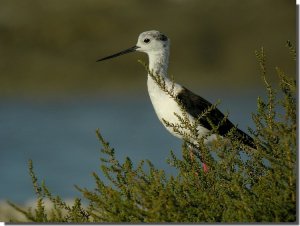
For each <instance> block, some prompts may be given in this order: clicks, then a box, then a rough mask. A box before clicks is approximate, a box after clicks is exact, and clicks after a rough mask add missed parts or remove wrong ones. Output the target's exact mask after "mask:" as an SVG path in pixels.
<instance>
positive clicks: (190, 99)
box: [177, 87, 256, 148]
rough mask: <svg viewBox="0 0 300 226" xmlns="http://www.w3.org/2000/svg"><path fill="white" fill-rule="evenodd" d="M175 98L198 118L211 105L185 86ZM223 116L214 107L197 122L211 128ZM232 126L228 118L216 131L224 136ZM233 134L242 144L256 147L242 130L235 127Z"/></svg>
mask: <svg viewBox="0 0 300 226" xmlns="http://www.w3.org/2000/svg"><path fill="white" fill-rule="evenodd" d="M177 98H178V100H180V101H181V103H182V104H183V106H184V108H185V110H186V111H187V113H189V114H190V115H191V116H193V117H194V118H198V117H199V116H200V115H201V114H202V113H203V112H204V111H205V110H207V109H209V108H211V106H212V104H211V103H210V102H208V101H207V100H205V99H203V98H202V97H200V96H198V95H196V94H194V93H193V92H191V91H190V90H188V89H186V88H185V87H183V89H182V91H181V92H179V93H178V95H177ZM224 117H225V116H224V114H223V113H222V112H221V111H220V110H218V109H217V108H214V109H212V110H211V111H210V112H209V113H208V114H206V115H205V116H203V117H200V119H199V123H200V124H201V125H202V126H203V127H205V128H206V129H208V130H212V129H213V127H212V125H211V124H213V126H215V127H217V126H218V125H219V123H220V122H221V121H222V120H223V119H224ZM234 127H235V126H234V125H233V124H232V122H230V121H229V119H225V121H224V122H223V123H222V124H221V125H219V127H218V128H217V133H218V134H219V135H221V136H226V134H227V133H228V132H229V131H230V130H231V129H232V128H234ZM234 136H235V137H236V138H237V139H239V140H240V141H241V142H242V143H243V144H245V145H247V146H249V147H252V148H256V146H255V144H254V140H253V139H252V137H250V136H249V135H248V134H246V133H245V132H243V131H242V130H240V129H238V128H236V130H235V133H234Z"/></svg>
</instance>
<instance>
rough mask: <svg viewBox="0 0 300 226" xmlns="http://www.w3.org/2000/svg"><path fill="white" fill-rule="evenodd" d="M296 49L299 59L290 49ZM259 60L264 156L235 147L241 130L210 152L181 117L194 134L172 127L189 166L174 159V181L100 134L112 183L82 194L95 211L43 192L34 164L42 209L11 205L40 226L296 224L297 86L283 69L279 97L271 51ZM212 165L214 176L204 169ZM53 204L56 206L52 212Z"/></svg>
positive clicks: (259, 142) (258, 138)
mask: <svg viewBox="0 0 300 226" xmlns="http://www.w3.org/2000/svg"><path fill="white" fill-rule="evenodd" d="M288 47H289V49H290V50H291V53H295V50H294V49H293V46H292V45H291V44H290V43H288ZM256 56H257V59H258V62H259V65H260V68H261V73H262V79H263V81H264V84H265V86H266V91H267V99H266V100H263V98H260V97H259V98H258V100H257V112H256V113H255V114H253V120H254V122H255V125H256V129H255V130H250V132H251V134H252V136H253V138H254V140H255V144H256V146H257V149H249V148H247V147H245V146H243V145H242V144H241V143H240V141H239V140H237V139H235V137H234V129H233V130H232V131H230V132H229V133H228V136H227V137H228V138H229V139H218V140H217V141H216V142H215V143H214V144H212V145H210V146H207V145H205V144H204V142H203V141H204V140H203V139H204V138H198V137H197V135H196V129H195V128H196V127H197V123H198V121H196V122H190V121H189V120H188V117H187V116H186V113H184V114H183V115H182V116H180V115H178V116H177V117H178V118H179V119H180V121H181V127H180V128H184V129H185V130H184V131H190V133H189V134H188V133H186V132H184V131H182V130H180V129H179V125H173V124H170V123H169V124H168V122H167V121H165V123H166V124H167V125H168V126H170V127H172V128H173V129H174V131H177V132H178V133H181V135H183V136H184V141H185V142H184V143H183V146H182V158H178V157H177V156H176V155H175V154H174V153H173V152H171V155H170V158H169V160H168V163H169V164H170V166H172V167H175V168H176V169H178V175H176V176H168V175H166V173H165V172H164V171H163V170H159V169H157V168H156V167H155V166H154V165H153V164H152V163H151V162H150V161H141V162H140V163H139V164H137V166H134V164H133V162H132V161H131V160H130V159H129V158H126V159H125V161H124V162H123V163H122V162H120V161H118V160H117V159H116V155H115V150H114V149H113V148H112V147H111V146H110V145H109V143H108V142H107V141H106V140H105V139H104V138H103V137H102V135H101V134H100V132H99V130H97V132H96V134H97V137H98V139H99V141H100V143H101V144H102V150H101V152H102V156H103V157H102V158H101V171H102V173H103V175H104V176H105V177H106V178H108V180H109V183H105V182H104V181H103V180H102V179H101V177H100V176H99V175H98V174H97V173H95V172H94V173H93V177H94V180H95V188H94V189H93V190H90V189H87V188H79V187H76V188H77V189H78V191H80V192H81V194H82V195H83V197H84V200H85V203H88V205H84V204H83V203H82V201H81V199H78V198H77V199H75V202H74V204H73V205H67V204H66V203H65V202H64V201H63V200H62V199H61V198H60V197H59V196H56V197H54V196H53V195H52V193H51V192H50V191H49V190H48V189H47V187H46V186H45V184H44V183H42V185H39V184H38V180H37V178H36V176H35V174H34V171H33V166H32V162H31V161H30V162H29V170H30V175H31V178H32V181H33V185H34V189H35V192H36V195H37V206H36V208H35V209H34V211H32V210H31V209H29V210H23V209H21V208H19V207H18V206H16V205H14V204H11V205H12V206H13V207H14V208H15V209H16V210H18V211H19V212H21V213H23V214H24V215H25V216H26V217H27V219H28V221H34V222H295V221H296V150H297V148H296V99H295V98H296V82H295V80H294V79H293V78H290V77H288V76H287V75H286V74H285V73H284V72H283V71H282V70H281V69H279V68H276V72H277V74H278V80H279V90H278V91H276V90H275V88H273V87H272V86H271V85H270V82H268V78H267V69H266V55H265V52H264V50H263V49H261V50H260V51H256ZM148 73H150V75H151V76H153V78H155V79H156V82H157V83H158V84H160V86H161V88H162V89H163V90H165V91H166V92H167V93H168V94H169V95H170V96H171V97H172V96H173V97H174V98H175V96H174V95H173V88H172V87H171V88H170V89H168V88H167V87H165V85H164V81H163V80H161V78H160V77H159V75H153V74H152V73H151V72H150V71H148ZM155 76H158V77H155ZM214 107H215V105H213V106H212V109H213V108H214ZM212 109H207V111H205V112H204V113H203V115H205V114H206V113H207V112H209V111H211V110H212ZM182 110H183V111H184V108H182ZM203 115H201V116H199V117H203ZM225 118H226V117H225ZM195 141H196V142H195ZM204 160H205V163H206V164H207V165H208V171H207V172H205V171H204V170H203V168H202V165H201V163H202V162H203V161H204ZM45 198H48V199H49V200H51V202H52V204H53V208H52V209H51V211H50V212H49V211H46V210H45V205H44V202H43V200H44V199H45Z"/></svg>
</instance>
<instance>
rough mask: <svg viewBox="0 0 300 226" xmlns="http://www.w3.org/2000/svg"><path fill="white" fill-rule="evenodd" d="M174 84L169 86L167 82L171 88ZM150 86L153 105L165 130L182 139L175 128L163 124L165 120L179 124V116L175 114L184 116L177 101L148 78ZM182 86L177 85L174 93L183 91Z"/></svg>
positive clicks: (167, 82)
mask: <svg viewBox="0 0 300 226" xmlns="http://www.w3.org/2000/svg"><path fill="white" fill-rule="evenodd" d="M171 85H172V84H169V81H168V80H166V86H167V87H168V86H169V88H171ZM147 86H148V92H149V96H150V99H151V102H152V105H153V107H154V110H155V112H156V114H157V117H158V118H159V120H160V121H161V123H162V124H163V125H164V126H165V128H166V129H167V130H168V131H169V132H170V133H172V134H173V135H174V136H176V137H179V138H181V136H179V135H178V134H176V133H175V132H174V131H173V128H171V127H167V126H166V125H165V123H164V122H163V119H164V120H166V121H167V122H170V123H174V124H179V120H178V118H177V116H176V115H175V114H174V113H177V114H179V115H182V112H181V110H180V108H179V106H178V104H177V103H176V101H175V100H174V99H173V98H172V97H170V96H169V95H168V94H167V93H165V92H164V91H163V90H161V88H160V87H159V86H158V85H157V84H156V83H155V81H153V79H152V78H151V77H150V76H148V81H147ZM181 89H182V88H181V86H180V85H178V84H175V87H174V91H175V93H178V92H179V91H180V90H181Z"/></svg>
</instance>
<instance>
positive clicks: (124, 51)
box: [97, 46, 139, 62]
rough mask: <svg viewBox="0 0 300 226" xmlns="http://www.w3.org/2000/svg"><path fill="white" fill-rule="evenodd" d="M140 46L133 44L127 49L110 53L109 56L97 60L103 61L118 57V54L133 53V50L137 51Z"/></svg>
mask: <svg viewBox="0 0 300 226" xmlns="http://www.w3.org/2000/svg"><path fill="white" fill-rule="evenodd" d="M138 48H139V47H138V46H133V47H131V48H129V49H125V50H123V51H121V52H119V53H115V54H113V55H110V56H107V57H103V58H101V59H99V60H97V62H99V61H103V60H108V59H111V58H114V57H118V56H121V55H124V54H127V53H131V52H135V51H136V50H137V49H138Z"/></svg>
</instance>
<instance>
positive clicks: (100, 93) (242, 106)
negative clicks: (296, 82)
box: [0, 0, 296, 203]
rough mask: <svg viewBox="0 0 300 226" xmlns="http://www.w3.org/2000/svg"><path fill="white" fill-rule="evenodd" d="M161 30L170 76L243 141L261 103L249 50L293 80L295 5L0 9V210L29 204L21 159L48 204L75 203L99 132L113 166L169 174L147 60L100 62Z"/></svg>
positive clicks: (164, 0)
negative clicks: (211, 106) (224, 118)
mask: <svg viewBox="0 0 300 226" xmlns="http://www.w3.org/2000/svg"><path fill="white" fill-rule="evenodd" d="M153 29H155V30H159V31H161V32H163V33H165V34H166V35H167V36H168V37H169V38H170V39H171V57H170V71H169V74H171V75H173V76H174V77H175V80H176V82H178V83H181V84H183V85H184V86H186V87H188V88H190V89H191V90H193V91H194V92H195V93H197V94H199V95H201V96H203V97H204V98H206V99H208V100H209V101H211V102H213V103H215V102H216V101H217V100H218V99H220V100H221V104H220V106H219V108H220V109H221V110H222V111H224V112H229V113H230V119H231V120H232V121H233V122H234V123H235V124H238V125H239V127H240V128H242V129H243V130H246V131H247V128H248V127H249V126H250V127H253V123H252V121H251V112H255V110H256V99H257V96H259V95H260V96H264V87H263V84H262V82H261V77H260V72H259V66H258V64H257V60H256V58H255V54H254V51H255V50H258V49H260V48H261V46H264V48H265V50H266V52H267V57H268V62H267V65H268V69H269V71H268V72H269V76H270V78H269V79H270V80H272V81H273V82H274V81H276V72H275V69H274V67H275V66H279V67H281V68H282V69H283V70H284V71H285V72H286V73H287V74H290V75H295V72H296V66H295V62H294V61H293V60H292V59H291V57H290V54H289V51H288V49H287V48H286V47H285V44H286V41H287V40H291V42H292V43H295V41H296V5H295V1H292V0H248V1H239V0H226V1H223V0H210V1H206V0H160V1H158V0H152V1H144V0H143V1H141V0H129V1H117V0H115V1H111V0H84V1H83V0H43V1H39V0H26V1H24V0H0V164H1V165H0V180H1V181H0V200H11V201H14V202H17V203H26V202H27V201H28V200H31V199H32V198H33V197H34V192H33V189H32V185H31V180H30V177H29V175H28V169H27V161H28V159H32V160H33V163H34V166H35V171H36V172H37V175H38V176H39V178H40V179H45V181H46V184H47V185H48V186H49V188H50V190H51V191H52V192H53V193H54V194H58V195H61V196H62V197H64V198H72V197H74V196H79V193H78V192H77V191H76V190H75V189H74V187H73V185H74V184H76V185H79V186H82V187H88V188H92V187H93V179H92V177H91V173H92V172H93V171H96V172H99V170H98V169H99V157H100V152H99V150H100V148H101V146H100V145H99V143H98V141H97V139H96V136H95V130H96V128H100V131H101V132H102V133H103V135H104V137H105V138H106V139H107V140H108V141H110V143H111V144H112V146H113V147H115V148H116V153H117V156H118V158H119V159H120V160H122V159H124V157H125V156H129V157H130V158H132V160H133V161H139V160H141V159H149V160H151V161H152V162H153V163H154V164H155V165H156V166H157V167H159V168H162V169H165V170H166V171H167V172H168V173H174V170H172V169H170V167H169V166H168V165H167V163H166V161H165V160H166V158H167V157H168V156H169V151H170V150H171V149H172V150H174V151H175V152H176V153H177V154H178V155H179V156H180V154H181V152H180V149H181V141H180V140H178V139H177V138H175V137H173V136H171V135H169V133H168V132H167V131H166V130H165V129H164V128H163V126H162V125H160V123H159V121H158V120H157V118H156V115H155V113H154V110H153V109H152V106H151V103H150V100H149V98H148V94H147V87H146V72H145V70H144V68H143V67H142V66H141V65H140V64H139V63H138V62H137V60H138V59H142V60H143V61H145V62H147V57H146V55H143V54H142V53H135V54H130V55H127V56H122V57H120V58H116V59H113V60H110V61H105V62H101V63H96V60H97V59H99V58H101V57H104V56H107V55H110V54H112V53H115V52H118V51H120V50H123V49H126V48H128V47H131V46H133V45H134V44H135V43H136V41H137V37H138V35H139V34H140V33H141V32H143V31H147V30H153Z"/></svg>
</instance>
